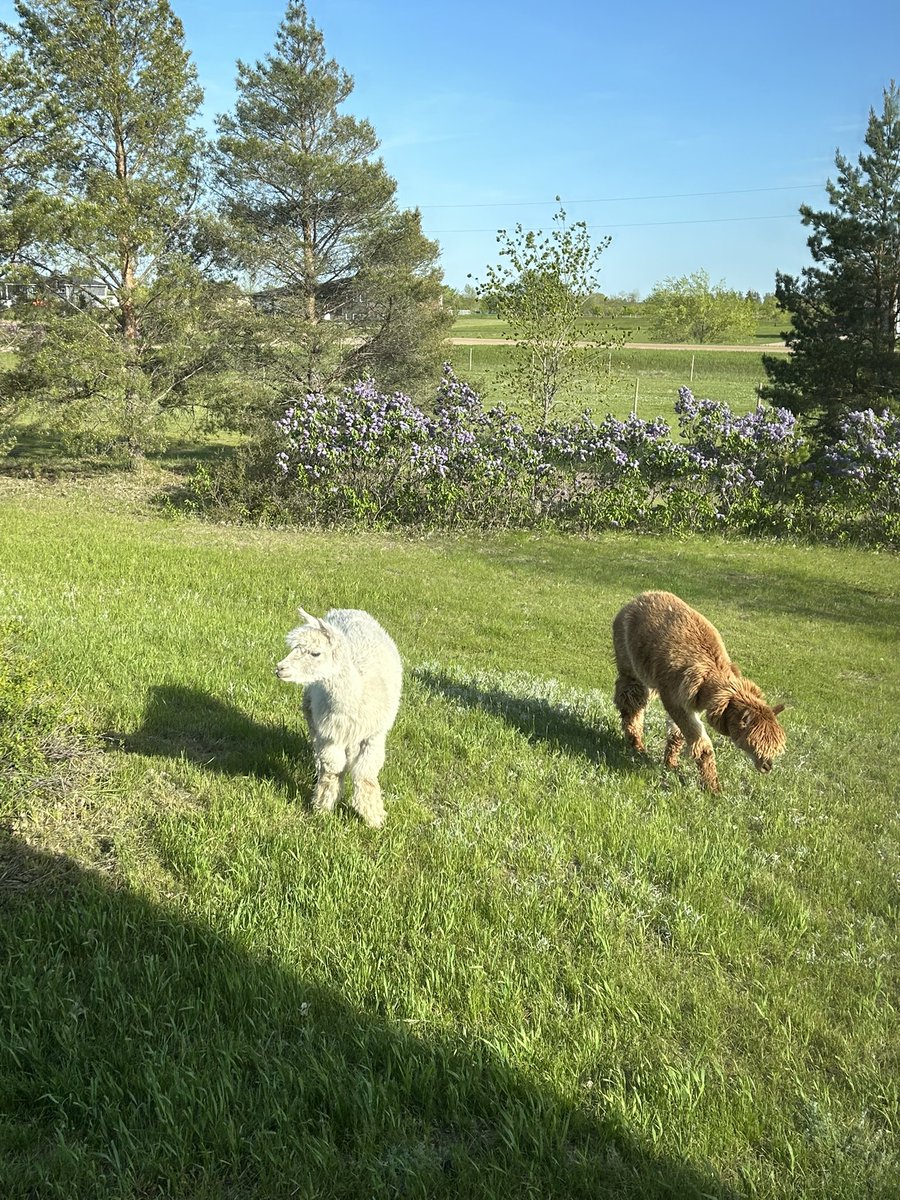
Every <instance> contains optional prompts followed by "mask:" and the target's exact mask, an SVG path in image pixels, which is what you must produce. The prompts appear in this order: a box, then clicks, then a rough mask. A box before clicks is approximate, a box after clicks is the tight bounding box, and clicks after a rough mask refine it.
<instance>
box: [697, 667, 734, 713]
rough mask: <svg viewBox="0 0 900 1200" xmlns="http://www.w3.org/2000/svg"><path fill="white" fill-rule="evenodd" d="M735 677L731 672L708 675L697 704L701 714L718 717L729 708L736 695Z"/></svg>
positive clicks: (698, 694) (698, 695)
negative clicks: (729, 703)
mask: <svg viewBox="0 0 900 1200" xmlns="http://www.w3.org/2000/svg"><path fill="white" fill-rule="evenodd" d="M734 683H735V681H734V676H733V675H732V674H731V672H730V671H723V672H716V673H715V674H714V675H708V676H707V677H706V679H705V680H704V681H703V684H702V686H701V687H700V690H699V691H698V692H697V698H696V700H695V704H696V706H697V709H698V710H699V711H700V712H705V713H709V714H710V715H711V716H715V715H718V714H719V713H721V712H722V711H723V710H724V709H726V708H727V707H728V702H729V700H731V698H732V696H733V695H734Z"/></svg>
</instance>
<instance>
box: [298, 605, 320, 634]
mask: <svg viewBox="0 0 900 1200" xmlns="http://www.w3.org/2000/svg"><path fill="white" fill-rule="evenodd" d="M297 612H298V613H299V614H300V616H301V617H302V618H303V620H304V621H305V622H306V623H307V625H312V627H313V629H318V628H319V618H318V617H311V616H310V615H309V613H308V612H305V611H304V610H303V609H302V608H298V609H297Z"/></svg>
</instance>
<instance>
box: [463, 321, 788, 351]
mask: <svg viewBox="0 0 900 1200" xmlns="http://www.w3.org/2000/svg"><path fill="white" fill-rule="evenodd" d="M508 330H509V325H508V323H507V322H506V321H501V320H500V319H499V318H497V317H494V316H490V315H488V314H486V313H469V314H468V315H466V316H461V317H457V318H456V320H455V321H454V323H453V328H452V329H451V330H450V336H451V337H465V338H498V337H505V336H506V333H507V332H508ZM610 330H611V331H612V332H614V333H615V334H620V333H622V334H625V335H626V336H627V337H628V338H629V339H630V340H631V341H634V342H656V341H658V340H659V339H658V338H657V337H656V336H655V334H654V333H653V330H652V327H651V325H650V322H649V320H648V318H647V317H646V316H645V315H641V314H637V315H631V314H627V315H623V316H620V317H618V318H616V320H615V321H614V322H609V321H607V320H604V319H602V318H591V319H586V320H585V321H584V323H583V332H584V337H585V338H586V339H590V338H591V336H592V334H593V335H594V336H598V335H599V337H601V338H602V337H604V336H606V334H607V331H610ZM781 330H782V325H781V324H780V323H777V322H771V321H761V322H760V323H759V324H758V325H757V327H756V330H755V331H754V333H753V334H752V335H751V336H749V337H740V338H737V339H736V340H737V342H738V343H741V342H744V343H746V344H747V345H754V344H757V343H760V342H765V343H769V342H778V341H779V340H780V336H781ZM729 341H730V339H729Z"/></svg>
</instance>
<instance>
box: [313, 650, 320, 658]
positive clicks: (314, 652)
mask: <svg viewBox="0 0 900 1200" xmlns="http://www.w3.org/2000/svg"><path fill="white" fill-rule="evenodd" d="M321 653H322V651H321V650H310V654H311V655H312V657H313V658H318V657H319V655H320V654H321Z"/></svg>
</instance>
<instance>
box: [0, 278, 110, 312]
mask: <svg viewBox="0 0 900 1200" xmlns="http://www.w3.org/2000/svg"><path fill="white" fill-rule="evenodd" d="M54 296H55V297H57V298H58V299H60V300H64V301H65V302H66V303H67V304H74V305H77V306H78V307H79V308H93V307H95V306H98V305H100V306H105V305H106V303H107V301H108V300H109V296H110V290H109V288H108V287H107V285H106V284H105V283H103V282H102V280H99V279H78V278H76V277H75V276H73V275H47V276H46V277H45V278H44V279H42V280H41V281H40V282H38V283H4V282H2V281H0V308H12V306H13V305H14V304H21V303H26V304H27V303H31V304H38V305H39V304H45V303H46V302H47V300H48V299H51V298H52V297H54Z"/></svg>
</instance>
